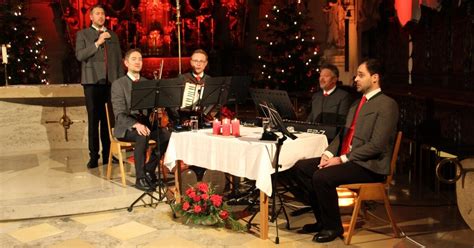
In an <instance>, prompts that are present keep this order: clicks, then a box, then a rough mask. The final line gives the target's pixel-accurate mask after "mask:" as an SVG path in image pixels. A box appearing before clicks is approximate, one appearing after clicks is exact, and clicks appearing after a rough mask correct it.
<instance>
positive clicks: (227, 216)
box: [219, 210, 229, 220]
mask: <svg viewBox="0 0 474 248" xmlns="http://www.w3.org/2000/svg"><path fill="white" fill-rule="evenodd" d="M219 217H221V218H222V219H223V220H225V219H227V218H229V212H227V211H225V210H221V211H220V212H219Z"/></svg>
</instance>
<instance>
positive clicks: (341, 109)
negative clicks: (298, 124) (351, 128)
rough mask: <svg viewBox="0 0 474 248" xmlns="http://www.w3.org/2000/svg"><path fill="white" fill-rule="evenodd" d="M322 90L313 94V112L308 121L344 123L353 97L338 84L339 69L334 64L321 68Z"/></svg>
mask: <svg viewBox="0 0 474 248" xmlns="http://www.w3.org/2000/svg"><path fill="white" fill-rule="evenodd" d="M319 70H320V72H319V87H320V88H321V90H320V91H318V92H316V93H315V94H314V95H313V99H312V100H311V113H310V114H309V115H308V118H307V119H306V121H309V122H317V123H322V124H341V123H342V124H344V121H345V118H346V115H347V111H349V107H350V106H351V103H352V99H351V96H350V95H349V93H347V91H345V90H343V89H341V88H339V87H337V86H336V84H337V81H338V79H339V70H338V69H337V67H336V66H335V65H333V64H324V65H322V66H321V67H320V68H319Z"/></svg>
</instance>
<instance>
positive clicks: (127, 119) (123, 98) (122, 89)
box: [111, 75, 147, 138]
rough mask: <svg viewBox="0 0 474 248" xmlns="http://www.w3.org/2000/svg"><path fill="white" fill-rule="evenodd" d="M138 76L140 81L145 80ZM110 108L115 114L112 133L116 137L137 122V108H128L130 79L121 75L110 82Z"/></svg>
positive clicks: (123, 134)
mask: <svg viewBox="0 0 474 248" xmlns="http://www.w3.org/2000/svg"><path fill="white" fill-rule="evenodd" d="M146 80H147V79H146V78H144V77H140V81H146ZM111 100H112V108H113V112H114V115H115V126H114V135H115V137H117V138H123V137H125V132H126V131H127V129H131V128H132V126H133V125H135V123H137V118H136V115H138V114H139V111H138V110H133V111H132V110H130V109H131V105H132V80H131V79H130V78H129V77H128V76H127V75H125V76H123V77H121V78H119V79H117V80H115V81H114V82H113V83H112V89H111Z"/></svg>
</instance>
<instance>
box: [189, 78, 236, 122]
mask: <svg viewBox="0 0 474 248" xmlns="http://www.w3.org/2000/svg"><path fill="white" fill-rule="evenodd" d="M229 87H230V77H211V78H208V79H206V83H205V85H204V91H203V92H202V97H201V98H200V99H199V100H198V102H197V105H198V106H200V107H201V109H202V111H201V113H200V114H201V121H200V123H202V124H204V122H203V115H207V114H209V112H211V110H212V109H213V108H214V107H215V106H216V105H218V106H222V105H224V104H226V103H227V96H228V94H229Z"/></svg>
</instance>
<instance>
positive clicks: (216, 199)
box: [211, 195, 222, 207]
mask: <svg viewBox="0 0 474 248" xmlns="http://www.w3.org/2000/svg"><path fill="white" fill-rule="evenodd" d="M211 202H212V205H214V206H215V207H219V206H220V205H221V204H222V196H220V195H211Z"/></svg>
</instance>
